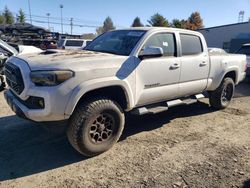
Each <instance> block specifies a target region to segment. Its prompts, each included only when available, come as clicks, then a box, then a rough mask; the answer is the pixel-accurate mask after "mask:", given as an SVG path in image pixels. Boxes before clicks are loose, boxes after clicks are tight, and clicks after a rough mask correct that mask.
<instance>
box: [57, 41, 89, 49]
mask: <svg viewBox="0 0 250 188" xmlns="http://www.w3.org/2000/svg"><path fill="white" fill-rule="evenodd" d="M91 41H92V40H91V39H61V40H59V42H58V43H57V48H58V49H71V50H80V49H83V48H84V47H86V46H87V45H88V44H89V43H90V42H91Z"/></svg>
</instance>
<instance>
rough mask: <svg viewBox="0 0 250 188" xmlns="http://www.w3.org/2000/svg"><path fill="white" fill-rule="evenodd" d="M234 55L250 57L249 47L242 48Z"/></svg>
mask: <svg viewBox="0 0 250 188" xmlns="http://www.w3.org/2000/svg"><path fill="white" fill-rule="evenodd" d="M236 53H237V54H245V55H250V46H242V47H241V48H240V49H239V50H238V51H237V52H236Z"/></svg>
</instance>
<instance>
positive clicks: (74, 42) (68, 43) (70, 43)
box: [65, 40, 83, 47]
mask: <svg viewBox="0 0 250 188" xmlns="http://www.w3.org/2000/svg"><path fill="white" fill-rule="evenodd" d="M82 44H83V41H81V40H67V41H66V44H65V46H77V47H81V46H82Z"/></svg>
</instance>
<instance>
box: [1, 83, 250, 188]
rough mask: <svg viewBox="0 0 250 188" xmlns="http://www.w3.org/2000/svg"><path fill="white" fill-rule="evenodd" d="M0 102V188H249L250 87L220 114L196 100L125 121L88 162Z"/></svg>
mask: <svg viewBox="0 0 250 188" xmlns="http://www.w3.org/2000/svg"><path fill="white" fill-rule="evenodd" d="M0 104H1V106H0V107H1V109H0V187H60V188H61V187H115V188H116V187H209V188H210V187H243V186H244V187H250V83H243V84H241V85H239V86H238V87H237V93H236V96H235V99H234V100H233V102H232V104H231V106H230V107H229V108H227V109H226V110H223V111H213V110H212V109H210V108H209V107H208V104H207V100H204V101H202V102H201V103H197V104H194V105H191V106H182V107H177V108H174V109H171V110H169V111H168V112H165V113H161V114H158V115H154V116H143V117H131V116H130V117H128V118H127V119H128V120H127V123H126V128H125V131H124V134H123V137H122V139H121V140H120V142H119V143H117V144H116V145H115V146H114V147H113V148H112V149H111V150H110V151H108V152H106V153H104V154H102V155H100V156H97V157H94V158H84V157H82V156H80V155H79V154H78V153H76V152H75V151H74V150H73V149H72V148H71V146H70V145H69V143H68V141H67V139H66V137H65V136H64V134H62V133H60V131H57V130H58V129H51V128H50V130H49V131H48V126H46V127H47V129H44V126H42V125H40V124H35V123H31V122H29V121H25V120H22V119H19V118H17V117H16V116H14V115H13V113H12V112H11V111H10V109H9V107H8V106H7V105H6V103H5V101H4V100H3V94H2V93H0Z"/></svg>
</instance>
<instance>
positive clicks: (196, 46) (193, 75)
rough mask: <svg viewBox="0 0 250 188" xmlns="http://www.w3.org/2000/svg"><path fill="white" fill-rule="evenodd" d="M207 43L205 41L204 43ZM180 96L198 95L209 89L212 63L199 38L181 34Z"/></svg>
mask: <svg viewBox="0 0 250 188" xmlns="http://www.w3.org/2000/svg"><path fill="white" fill-rule="evenodd" d="M204 42H205V41H204ZM180 45H181V76H180V85H179V86H180V94H181V95H182V96H187V95H192V94H197V93H200V92H202V91H203V90H205V88H206V87H207V81H208V75H209V69H210V65H209V63H210V61H209V55H208V50H207V47H206V45H203V43H202V39H201V38H200V37H199V36H196V35H191V34H184V33H180Z"/></svg>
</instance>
